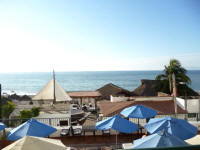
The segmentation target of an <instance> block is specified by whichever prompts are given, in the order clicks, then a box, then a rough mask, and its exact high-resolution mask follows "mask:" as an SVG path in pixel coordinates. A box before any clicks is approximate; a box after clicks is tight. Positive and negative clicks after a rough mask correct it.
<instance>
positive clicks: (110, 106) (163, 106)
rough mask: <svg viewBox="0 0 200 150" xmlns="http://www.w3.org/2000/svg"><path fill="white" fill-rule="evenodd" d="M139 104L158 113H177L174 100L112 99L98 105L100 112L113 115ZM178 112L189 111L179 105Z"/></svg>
mask: <svg viewBox="0 0 200 150" xmlns="http://www.w3.org/2000/svg"><path fill="white" fill-rule="evenodd" d="M137 104H141V105H144V106H146V107H149V108H152V109H154V110H156V111H157V112H158V115H170V114H175V111H174V101H173V100H166V101H126V102H110V101H100V102H98V107H99V109H100V113H102V114H103V115H104V116H112V115H114V114H119V113H120V112H121V111H122V110H123V109H124V108H127V107H131V106H134V105H137ZM177 113H178V114H186V113H187V111H185V110H183V109H182V108H181V107H179V106H178V105H177Z"/></svg>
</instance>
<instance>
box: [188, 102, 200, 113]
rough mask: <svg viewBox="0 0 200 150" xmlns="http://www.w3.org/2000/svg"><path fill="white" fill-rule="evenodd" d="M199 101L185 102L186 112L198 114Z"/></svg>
mask: <svg viewBox="0 0 200 150" xmlns="http://www.w3.org/2000/svg"><path fill="white" fill-rule="evenodd" d="M199 101H200V100H199V99H188V100H187V111H188V112H189V113H199Z"/></svg>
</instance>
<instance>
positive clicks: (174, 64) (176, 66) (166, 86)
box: [156, 59, 191, 93]
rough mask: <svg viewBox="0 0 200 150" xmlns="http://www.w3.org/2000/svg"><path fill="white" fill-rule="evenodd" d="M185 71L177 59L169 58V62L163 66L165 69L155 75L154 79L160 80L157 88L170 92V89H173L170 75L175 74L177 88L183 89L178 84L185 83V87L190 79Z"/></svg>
mask: <svg viewBox="0 0 200 150" xmlns="http://www.w3.org/2000/svg"><path fill="white" fill-rule="evenodd" d="M186 73H187V70H186V69H185V68H183V67H182V66H181V63H180V62H179V61H178V60H177V59H171V60H170V62H169V65H168V66H165V69H164V70H163V74H159V75H157V76H156V80H160V81H161V82H160V84H159V86H158V87H157V89H158V90H161V91H163V92H166V93H172V89H173V85H172V75H173V74H175V77H176V84H177V86H178V89H179V90H180V89H183V88H181V86H180V84H179V83H181V82H182V83H184V84H185V88H186V87H188V85H189V84H191V80H190V78H189V77H188V76H187V75H186ZM179 87H180V88H179ZM179 92H180V91H179Z"/></svg>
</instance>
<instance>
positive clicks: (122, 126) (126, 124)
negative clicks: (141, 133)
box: [96, 115, 139, 133]
mask: <svg viewBox="0 0 200 150" xmlns="http://www.w3.org/2000/svg"><path fill="white" fill-rule="evenodd" d="M96 129H98V130H109V129H114V130H116V131H119V132H123V133H133V132H135V131H137V130H138V129H139V128H138V126H137V125H136V124H134V123H132V122H130V121H128V120H126V119H123V118H122V117H120V116H119V115H114V116H113V117H110V118H108V119H105V120H102V121H99V122H97V123H96Z"/></svg>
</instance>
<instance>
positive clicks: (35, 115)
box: [31, 107, 40, 117]
mask: <svg viewBox="0 0 200 150" xmlns="http://www.w3.org/2000/svg"><path fill="white" fill-rule="evenodd" d="M31 111H32V113H33V117H37V116H39V114H40V107H33V108H32V109H31Z"/></svg>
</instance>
